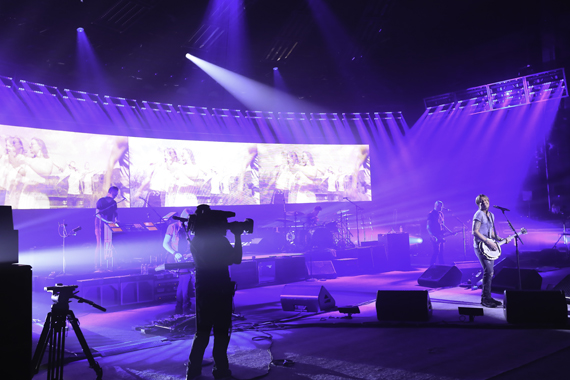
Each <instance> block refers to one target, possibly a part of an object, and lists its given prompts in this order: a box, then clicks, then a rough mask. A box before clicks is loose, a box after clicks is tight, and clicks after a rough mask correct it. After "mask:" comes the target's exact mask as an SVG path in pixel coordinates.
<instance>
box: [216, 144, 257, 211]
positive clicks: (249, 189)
mask: <svg viewBox="0 0 570 380" xmlns="http://www.w3.org/2000/svg"><path fill="white" fill-rule="evenodd" d="M240 156H241V159H239V161H238V160H236V165H235V166H234V167H233V170H232V173H231V174H233V175H232V176H230V186H229V188H230V192H229V194H228V195H227V196H226V197H225V200H224V203H225V204H228V205H233V204H236V205H237V204H241V205H247V204H259V202H260V197H259V161H258V155H257V145H255V144H252V145H249V146H248V147H247V148H246V151H245V152H244V153H243V154H240Z"/></svg>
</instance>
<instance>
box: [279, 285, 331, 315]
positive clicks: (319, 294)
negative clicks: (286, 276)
mask: <svg viewBox="0 0 570 380" xmlns="http://www.w3.org/2000/svg"><path fill="white" fill-rule="evenodd" d="M335 306H336V303H335V300H334V298H333V297H332V296H331V294H330V293H329V292H328V290H326V289H325V287H324V286H307V285H285V286H284V287H283V291H282V293H281V307H282V308H283V310H284V311H309V312H315V313H316V312H318V311H325V310H332V309H334V308H335Z"/></svg>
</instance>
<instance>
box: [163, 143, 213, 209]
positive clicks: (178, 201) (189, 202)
mask: <svg viewBox="0 0 570 380" xmlns="http://www.w3.org/2000/svg"><path fill="white" fill-rule="evenodd" d="M170 168H171V170H172V175H173V178H174V183H173V186H172V191H171V192H172V194H173V196H174V198H173V199H172V198H170V197H169V196H167V200H169V201H170V202H167V204H166V206H182V207H187V206H197V205H198V197H197V195H198V192H199V190H200V187H201V184H202V183H203V182H204V179H205V178H206V173H204V172H203V171H202V170H200V169H199V168H198V166H197V165H196V160H195V158H194V153H193V152H192V150H191V149H189V148H183V149H182V150H181V151H180V160H179V161H177V162H173V164H172V165H171V167H170ZM170 203H172V204H170Z"/></svg>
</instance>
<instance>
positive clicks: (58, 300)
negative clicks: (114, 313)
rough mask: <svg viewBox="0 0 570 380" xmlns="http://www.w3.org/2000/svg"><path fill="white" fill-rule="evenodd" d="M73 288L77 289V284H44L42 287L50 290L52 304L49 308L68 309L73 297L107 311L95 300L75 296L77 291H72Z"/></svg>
mask: <svg viewBox="0 0 570 380" xmlns="http://www.w3.org/2000/svg"><path fill="white" fill-rule="evenodd" d="M75 289H77V285H63V284H55V286H46V287H45V288H44V290H45V291H46V292H50V293H51V294H52V295H51V300H52V301H53V305H52V306H51V308H52V309H53V310H69V303H70V302H71V298H75V299H76V300H78V302H79V303H86V304H89V305H91V306H93V307H94V308H96V309H99V310H101V311H107V309H105V308H104V307H102V306H99V305H97V304H96V303H95V302H93V301H89V300H87V299H85V298H81V297H79V296H77V295H76V294H77V293H79V292H74V291H75Z"/></svg>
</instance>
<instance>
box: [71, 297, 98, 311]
mask: <svg viewBox="0 0 570 380" xmlns="http://www.w3.org/2000/svg"><path fill="white" fill-rule="evenodd" d="M69 298H75V299H76V300H77V302H79V303H86V304H88V305H91V306H93V307H94V308H95V309H98V310H101V311H107V309H105V308H104V307H103V306H100V305H97V304H96V303H95V302H93V301H89V300H88V299H85V298H83V297H79V296H76V295H73V296H71V297H69Z"/></svg>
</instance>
